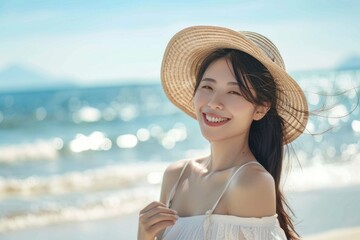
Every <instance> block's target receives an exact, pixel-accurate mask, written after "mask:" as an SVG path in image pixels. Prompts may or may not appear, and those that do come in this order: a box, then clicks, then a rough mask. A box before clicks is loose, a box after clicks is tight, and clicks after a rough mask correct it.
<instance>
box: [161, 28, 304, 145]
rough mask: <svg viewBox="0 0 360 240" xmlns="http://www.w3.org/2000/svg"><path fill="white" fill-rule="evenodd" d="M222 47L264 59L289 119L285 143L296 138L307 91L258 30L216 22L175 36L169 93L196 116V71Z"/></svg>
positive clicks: (168, 57) (166, 76) (168, 64)
mask: <svg viewBox="0 0 360 240" xmlns="http://www.w3.org/2000/svg"><path fill="white" fill-rule="evenodd" d="M219 48H231V49H237V50H240V51H243V52H246V53H248V54H250V55H251V56H252V57H254V58H256V59H257V60H258V61H260V62H261V63H262V64H263V65H264V66H265V67H266V68H267V69H268V70H269V72H270V74H271V75H272V76H273V78H274V80H275V84H276V87H277V89H279V90H281V91H278V92H277V94H278V96H277V97H278V103H279V104H282V105H281V107H279V106H276V109H277V111H278V113H279V115H280V116H281V117H282V118H283V119H284V120H285V126H284V127H285V129H284V141H285V142H284V144H287V143H290V142H292V141H293V140H295V139H296V138H297V137H298V136H299V135H300V134H301V133H302V132H303V131H304V128H305V126H306V123H307V119H308V105H307V101H306V98H305V96H304V93H303V91H302V90H301V88H300V87H299V85H298V84H297V83H296V82H295V80H294V79H293V78H291V77H290V76H289V75H288V74H287V73H286V70H285V65H284V62H283V60H282V57H281V55H280V53H279V51H278V49H277V48H276V47H275V45H274V44H273V43H272V42H271V41H270V40H269V39H267V38H266V37H264V36H262V35H260V34H258V33H254V32H236V31H233V30H231V29H227V28H223V27H215V26H194V27H189V28H185V29H183V30H182V31H180V32H178V33H177V34H175V35H174V36H173V38H172V39H171V40H170V42H169V43H168V46H167V48H166V50H165V54H164V58H163V62H162V67H161V81H162V85H163V88H164V91H165V93H166V95H167V97H168V98H169V99H170V101H171V102H173V103H174V104H175V105H176V106H177V107H179V108H180V109H181V110H183V111H184V112H185V113H187V114H188V115H190V116H191V117H193V118H196V116H195V112H194V108H193V102H192V99H193V92H194V87H195V82H196V75H197V72H198V70H199V67H200V66H201V64H202V61H203V60H204V59H205V57H207V56H208V55H209V54H210V53H212V52H213V51H215V50H216V49H219Z"/></svg>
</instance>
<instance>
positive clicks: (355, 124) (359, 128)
mask: <svg viewBox="0 0 360 240" xmlns="http://www.w3.org/2000/svg"><path fill="white" fill-rule="evenodd" d="M351 127H352V129H353V131H354V132H357V133H360V121H359V120H353V121H352V122H351Z"/></svg>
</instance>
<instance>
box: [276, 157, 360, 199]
mask: <svg viewBox="0 0 360 240" xmlns="http://www.w3.org/2000/svg"><path fill="white" fill-rule="evenodd" d="M359 170H360V154H355V155H354V156H353V158H352V160H351V161H344V162H335V163H328V164H326V163H314V164H312V165H310V166H306V167H304V168H302V169H301V168H297V169H293V170H292V171H291V172H290V173H288V175H287V177H285V178H283V180H285V182H284V183H283V184H284V185H283V186H284V189H285V190H286V191H296V192H299V191H309V190H316V189H324V188H337V187H346V186H357V185H359V186H360V174H359Z"/></svg>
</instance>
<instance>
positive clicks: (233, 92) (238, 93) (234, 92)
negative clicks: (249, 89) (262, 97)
mask: <svg viewBox="0 0 360 240" xmlns="http://www.w3.org/2000/svg"><path fill="white" fill-rule="evenodd" d="M229 93H230V94H234V95H239V96H241V93H240V92H237V91H230V92H229Z"/></svg>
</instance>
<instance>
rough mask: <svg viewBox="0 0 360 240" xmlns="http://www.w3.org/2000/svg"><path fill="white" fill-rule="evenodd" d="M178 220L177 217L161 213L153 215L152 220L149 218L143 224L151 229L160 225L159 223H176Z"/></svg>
mask: <svg viewBox="0 0 360 240" xmlns="http://www.w3.org/2000/svg"><path fill="white" fill-rule="evenodd" d="M177 219H178V216H177V215H174V214H168V213H159V214H156V215H153V216H152V217H150V218H147V219H146V220H144V221H143V224H144V225H145V227H147V228H148V227H151V226H153V225H156V224H158V223H159V222H162V221H172V222H176V220H177Z"/></svg>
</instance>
